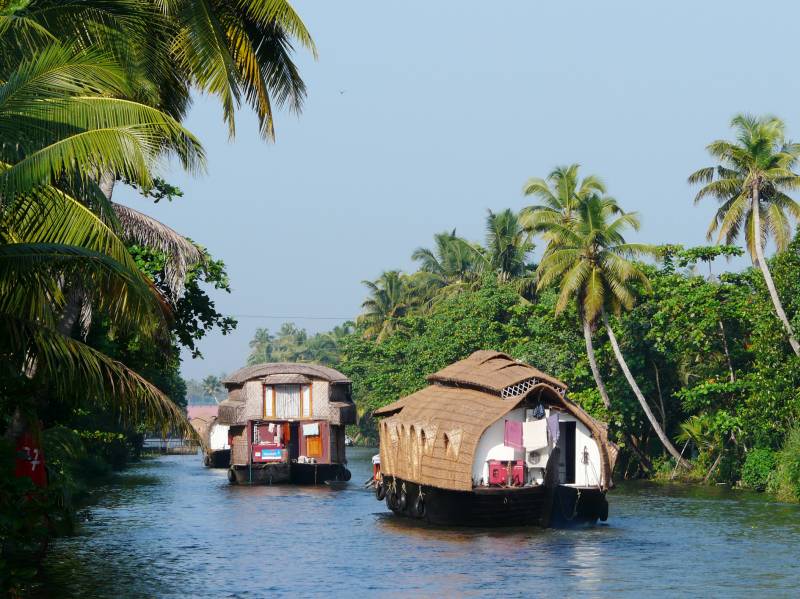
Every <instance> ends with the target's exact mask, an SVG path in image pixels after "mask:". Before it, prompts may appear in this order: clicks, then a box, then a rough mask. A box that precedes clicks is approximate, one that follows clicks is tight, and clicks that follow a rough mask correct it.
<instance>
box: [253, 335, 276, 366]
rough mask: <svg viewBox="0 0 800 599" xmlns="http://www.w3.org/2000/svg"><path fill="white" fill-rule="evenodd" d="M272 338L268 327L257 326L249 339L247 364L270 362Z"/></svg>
mask: <svg viewBox="0 0 800 599" xmlns="http://www.w3.org/2000/svg"><path fill="white" fill-rule="evenodd" d="M274 340H275V338H274V337H273V336H272V334H271V333H270V332H269V329H264V328H260V327H259V328H257V329H256V332H255V334H254V335H253V338H252V339H251V340H250V355H249V356H247V364H248V366H253V365H254V364H264V363H265V362H272V342H273V341H274Z"/></svg>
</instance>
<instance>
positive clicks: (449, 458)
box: [374, 351, 617, 491]
mask: <svg viewBox="0 0 800 599" xmlns="http://www.w3.org/2000/svg"><path fill="white" fill-rule="evenodd" d="M428 380H429V381H430V382H431V383H433V384H432V385H430V386H428V387H426V388H425V389H422V390H421V391H417V392H416V393H413V394H411V395H409V396H407V397H403V398H401V399H399V400H397V401H395V402H393V403H391V404H389V405H387V406H384V407H382V408H379V409H377V410H375V412H374V415H375V416H378V417H383V420H382V421H381V423H380V427H379V433H380V453H381V471H382V472H384V473H385V474H388V475H391V476H397V477H399V478H402V479H404V480H408V481H412V482H416V483H418V484H422V485H430V486H434V487H439V488H442V489H451V490H455V491H469V490H472V488H473V481H472V463H473V460H474V457H475V450H476V449H477V446H478V441H479V440H480V438H481V436H482V435H483V433H484V432H485V431H486V429H487V428H488V427H489V426H491V425H492V424H493V423H494V422H496V421H497V420H499V419H500V418H502V417H503V416H504V415H506V414H507V413H508V412H510V411H511V410H513V409H514V408H516V407H517V406H518V405H519V404H520V403H521V402H522V401H523V400H524V399H525V398H526V397H529V396H532V395H534V394H535V396H536V397H538V398H539V399H540V400H542V401H544V402H545V403H546V404H548V405H551V406H556V407H557V408H559V409H561V410H564V411H566V412H568V413H570V414H572V415H573V416H574V417H575V418H576V419H577V420H579V421H580V422H582V423H583V424H584V425H585V426H586V427H587V428H588V429H589V430H590V431H591V432H592V436H593V437H594V438H595V439H596V440H597V442H598V446H599V448H600V456H601V461H602V465H601V466H602V470H603V473H602V476H603V480H604V485H605V486H606V487H608V486H610V484H611V471H612V470H613V467H614V461H615V459H616V454H617V448H616V446H615V445H614V444H613V443H610V442H609V441H608V434H607V428H606V425H605V424H603V423H601V422H598V421H597V420H595V419H594V418H592V417H591V416H589V414H587V413H586V412H585V411H583V409H581V408H580V406H578V405H577V404H575V403H573V402H572V401H570V400H569V399H567V398H566V385H565V384H564V383H562V382H561V381H559V380H558V379H556V378H553V377H551V376H548V375H546V374H544V373H543V372H541V371H540V370H538V369H536V368H534V367H532V366H528V365H527V364H523V363H521V362H517V361H515V360H513V359H512V358H511V357H509V356H507V355H506V354H502V353H499V352H492V351H479V352H475V353H474V354H472V355H471V356H469V357H468V358H466V359H465V360H461V361H459V362H456V363H455V364H452V365H450V366H448V367H446V368H444V369H442V370H440V371H439V372H437V373H435V374H433V375H431V376H429V377H428ZM509 389H511V391H509Z"/></svg>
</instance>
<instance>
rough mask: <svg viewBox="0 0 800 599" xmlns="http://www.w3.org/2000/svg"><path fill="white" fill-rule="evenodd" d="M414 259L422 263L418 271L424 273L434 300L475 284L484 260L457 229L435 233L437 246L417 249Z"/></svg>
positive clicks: (412, 257)
mask: <svg viewBox="0 0 800 599" xmlns="http://www.w3.org/2000/svg"><path fill="white" fill-rule="evenodd" d="M411 259H412V260H415V261H417V262H419V263H420V268H419V272H420V273H424V274H425V278H426V279H427V284H428V286H429V288H430V291H431V293H432V295H433V297H432V298H431V301H432V302H435V301H437V300H438V299H443V298H445V297H448V296H450V295H452V294H453V293H457V292H459V291H461V290H463V289H465V288H468V287H470V286H472V285H474V284H475V283H476V282H477V281H478V280H479V270H480V268H479V266H480V263H481V262H482V260H483V259H482V257H480V258H479V257H478V256H477V255H476V251H475V248H474V247H473V246H471V245H470V244H469V242H467V241H466V240H465V239H463V238H461V237H459V236H457V235H456V232H455V229H454V230H453V231H452V232H449V233H448V232H444V233H437V234H436V235H434V249H432V250H431V249H428V248H422V247H421V248H417V249H416V250H414V253H413V254H412V255H411Z"/></svg>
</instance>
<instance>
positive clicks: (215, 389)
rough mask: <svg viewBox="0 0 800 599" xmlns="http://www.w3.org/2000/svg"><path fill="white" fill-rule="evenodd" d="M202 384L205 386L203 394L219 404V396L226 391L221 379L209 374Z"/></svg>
mask: <svg viewBox="0 0 800 599" xmlns="http://www.w3.org/2000/svg"><path fill="white" fill-rule="evenodd" d="M201 384H202V385H203V393H205V394H206V395H208V396H209V397H210V398H211V399H213V400H214V402H215V403H219V400H218V399H217V395H219V394H220V393H221V392H222V391H223V390H224V389H225V388H224V387H223V386H222V381H221V380H220V379H219V377H218V376H214V375H213V374H209V375H208V376H207V377H206V378H204V379H203V380H202V381H201Z"/></svg>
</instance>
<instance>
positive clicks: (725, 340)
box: [717, 320, 736, 383]
mask: <svg viewBox="0 0 800 599" xmlns="http://www.w3.org/2000/svg"><path fill="white" fill-rule="evenodd" d="M717 322H718V323H719V332H720V334H721V335H722V349H724V350H725V359H726V360H727V361H728V372H729V373H730V378H731V382H732V383H735V382H736V375H735V374H734V372H733V362H731V353H730V352H729V351H728V337H727V335H725V327H724V326H723V324H722V320H718V321H717Z"/></svg>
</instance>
